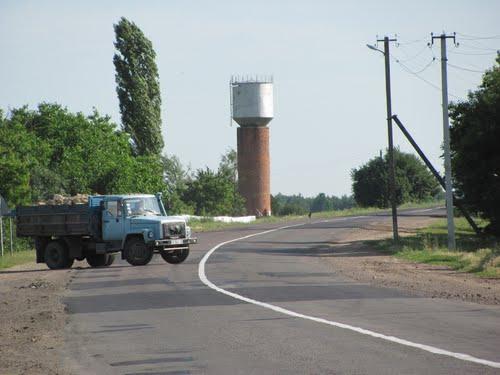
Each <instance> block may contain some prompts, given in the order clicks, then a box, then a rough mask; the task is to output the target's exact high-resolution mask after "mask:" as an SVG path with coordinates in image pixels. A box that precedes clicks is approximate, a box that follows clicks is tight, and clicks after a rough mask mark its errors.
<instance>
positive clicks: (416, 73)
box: [393, 57, 463, 100]
mask: <svg viewBox="0 0 500 375" xmlns="http://www.w3.org/2000/svg"><path fill="white" fill-rule="evenodd" d="M393 59H394V60H395V61H396V62H397V63H398V64H399V65H400V66H401V67H402V68H403V69H404V70H405V71H406V72H407V73H410V74H411V75H413V76H415V77H417V78H418V79H419V80H421V81H423V82H425V83H427V84H428V85H429V86H431V87H433V88H434V89H436V90H438V91H441V87H439V86H438V85H435V84H434V83H432V82H431V81H429V80H427V79H425V78H424V77H422V76H421V75H420V73H419V72H414V71H413V70H411V69H410V68H408V67H407V66H406V65H405V64H403V63H402V62H400V61H398V60H397V59H395V58H394V57H393ZM434 61H435V59H433V60H432V61H430V63H429V64H427V66H426V67H425V69H427V68H428V67H429V66H431V65H432V63H433V62H434ZM448 95H450V96H452V97H454V98H455V99H458V100H463V98H461V97H460V96H457V95H454V94H452V93H450V92H448Z"/></svg>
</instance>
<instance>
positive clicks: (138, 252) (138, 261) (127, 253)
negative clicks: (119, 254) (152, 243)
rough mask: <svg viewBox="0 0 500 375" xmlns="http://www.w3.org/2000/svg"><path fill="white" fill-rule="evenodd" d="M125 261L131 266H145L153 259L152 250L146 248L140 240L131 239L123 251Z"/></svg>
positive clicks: (137, 238) (136, 238)
mask: <svg viewBox="0 0 500 375" xmlns="http://www.w3.org/2000/svg"><path fill="white" fill-rule="evenodd" d="M123 255H124V258H125V260H126V261H127V262H128V263H129V264H131V265H133V266H145V265H146V264H148V263H149V262H150V261H151V258H153V249H152V248H151V247H149V246H147V245H146V244H145V243H144V241H143V240H142V238H139V237H132V238H130V239H129V240H127V243H126V244H125V249H123Z"/></svg>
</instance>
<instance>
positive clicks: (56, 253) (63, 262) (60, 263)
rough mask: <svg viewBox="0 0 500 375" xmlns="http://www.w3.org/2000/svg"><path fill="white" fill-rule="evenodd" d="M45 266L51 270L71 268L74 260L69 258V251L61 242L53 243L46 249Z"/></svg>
mask: <svg viewBox="0 0 500 375" xmlns="http://www.w3.org/2000/svg"><path fill="white" fill-rule="evenodd" d="M44 258H45V264H47V267H49V268H50V269H51V270H60V269H62V268H70V267H71V266H72V265H73V259H70V258H69V254H68V249H66V247H65V246H64V245H63V244H62V243H61V242H59V241H51V242H49V243H48V244H47V246H46V247H45V254H44Z"/></svg>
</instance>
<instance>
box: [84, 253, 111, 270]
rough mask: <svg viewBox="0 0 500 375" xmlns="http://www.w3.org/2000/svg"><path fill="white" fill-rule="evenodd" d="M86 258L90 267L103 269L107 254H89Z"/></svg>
mask: <svg viewBox="0 0 500 375" xmlns="http://www.w3.org/2000/svg"><path fill="white" fill-rule="evenodd" d="M86 258H87V263H88V264H89V266H90V267H104V266H106V265H107V264H106V263H107V262H108V254H90V255H87V256H86Z"/></svg>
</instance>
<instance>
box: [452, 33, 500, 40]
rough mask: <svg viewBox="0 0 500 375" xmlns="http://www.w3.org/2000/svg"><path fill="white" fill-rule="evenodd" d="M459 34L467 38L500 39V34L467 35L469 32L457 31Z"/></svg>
mask: <svg viewBox="0 0 500 375" xmlns="http://www.w3.org/2000/svg"><path fill="white" fill-rule="evenodd" d="M457 34H458V35H460V36H461V37H462V38H463V39H466V40H482V39H500V35H491V36H477V35H467V34H462V33H457Z"/></svg>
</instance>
